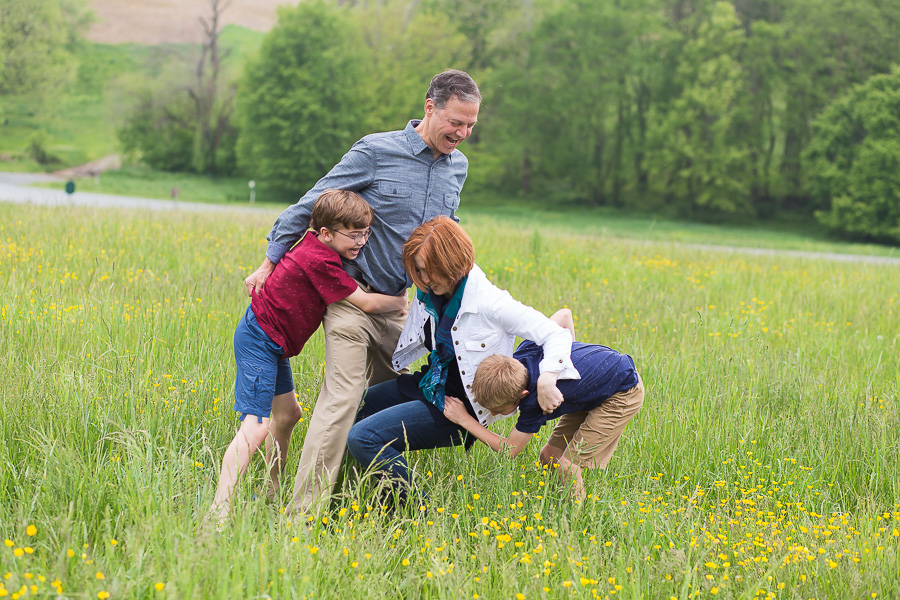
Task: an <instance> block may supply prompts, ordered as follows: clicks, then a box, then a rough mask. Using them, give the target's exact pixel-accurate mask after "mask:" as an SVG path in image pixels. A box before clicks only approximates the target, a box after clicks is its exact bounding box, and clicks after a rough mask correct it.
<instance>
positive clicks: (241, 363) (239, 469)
mask: <svg viewBox="0 0 900 600" xmlns="http://www.w3.org/2000/svg"><path fill="white" fill-rule="evenodd" d="M373 217H374V212H373V210H372V207H371V206H369V205H368V203H366V201H365V200H363V199H362V197H360V196H359V195H358V194H355V193H354V192H350V191H346V190H325V191H324V192H322V194H321V195H320V196H319V198H318V199H317V200H316V203H315V205H314V206H313V209H312V216H311V217H310V229H312V233H307V234H306V235H305V236H304V237H303V239H301V240H300V241H299V242H297V244H296V245H295V246H294V247H293V248H292V249H291V250H290V251H289V252H288V253H287V254H286V255H285V256H284V258H282V259H281V261H279V263H278V265H277V266H276V267H275V271H274V272H273V273H272V275H270V276H269V278H268V279H267V280H266V283H265V286H264V287H263V288H262V289H260V290H259V291H258V292H257V293H255V294H254V295H253V296H252V300H251V304H250V306H248V307H247V311H246V312H245V313H244V316H243V318H242V319H241V321H240V322H239V323H238V326H237V330H236V331H235V334H234V357H235V361H236V362H237V378H236V381H235V386H234V396H235V403H234V410H236V411H238V412H239V413H241V416H240V420H241V426H240V429H238V431H237V433H236V434H235V436H234V439H233V440H232V442H231V444H230V445H229V446H228V449H227V450H226V451H225V456H224V457H223V458H222V471H221V474H220V475H219V485H218V487H217V488H216V496H215V498H214V499H213V503H212V506H211V507H210V514H211V516H212V517H213V518H214V519H216V520H217V521H218V522H221V521H222V520H224V518H225V517H226V516H227V515H228V511H229V507H230V500H231V493H232V490H233V489H234V485H235V483H236V482H237V479H238V477H239V476H240V474H241V473H243V472H244V470H245V469H246V468H247V465H248V464H250V457H251V456H253V454H254V453H255V452H256V450H257V449H258V448H259V447H260V446H261V445H262V444H263V443H265V446H266V462H267V464H269V476H270V478H271V482H270V487H269V489H270V495H274V494H275V493H276V492H277V490H278V486H279V480H280V476H281V472H282V471H283V469H284V464H285V458H286V457H287V452H288V444H290V441H291V432H292V431H293V429H294V426H295V425H296V424H297V422H298V421H299V420H300V416H301V414H302V413H301V410H300V405H299V404H297V396H296V395H295V394H294V380H293V377H292V376H291V364H290V361H289V360H288V359H289V358H290V357H292V356H296V355H297V354H299V353H300V351H301V350H302V349H303V345H304V344H305V343H306V341H307V340H308V339H309V338H310V336H312V334H313V333H314V332H315V331H316V329H318V328H319V324H320V323H321V322H322V319H323V317H324V316H325V307H326V306H328V305H329V304H332V303H334V302H338V301H340V300H343V299H345V298H346V299H347V300H348V301H349V302H350V303H351V304H353V305H354V306H356V307H357V308H359V309H360V310H363V311H364V312H367V313H384V312H391V311H397V310H404V309H405V308H406V306H407V298H406V296H405V295H401V296H385V295H382V294H373V293H368V292H365V291H363V290H362V289H360V287H359V285H358V284H357V283H356V281H354V280H353V278H351V277H350V276H349V275H347V273H346V272H345V271H344V270H343V268H342V266H341V259H342V258H345V259H348V260H353V259H355V258H356V257H357V256H358V255H359V251H360V250H361V249H362V247H363V245H365V243H366V241H367V240H368V239H369V234H370V233H371V229H369V226H370V225H371V223H372V219H373ZM248 415H250V416H251V418H249V419H248V418H246V417H247V416H248Z"/></svg>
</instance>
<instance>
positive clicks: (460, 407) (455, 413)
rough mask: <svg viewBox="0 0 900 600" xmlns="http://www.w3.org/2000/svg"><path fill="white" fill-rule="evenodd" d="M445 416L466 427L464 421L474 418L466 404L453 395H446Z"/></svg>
mask: <svg viewBox="0 0 900 600" xmlns="http://www.w3.org/2000/svg"><path fill="white" fill-rule="evenodd" d="M444 416H445V417H447V418H448V419H450V420H451V421H453V422H454V423H456V424H457V425H459V426H460V427H465V425H463V423H464V422H465V421H467V420H468V419H471V418H472V415H470V414H469V412H468V411H467V410H466V407H465V405H464V404H463V403H462V402H461V401H460V400H459V399H458V398H454V397H453V396H444Z"/></svg>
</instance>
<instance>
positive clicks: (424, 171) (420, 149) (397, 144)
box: [266, 120, 469, 296]
mask: <svg viewBox="0 0 900 600" xmlns="http://www.w3.org/2000/svg"><path fill="white" fill-rule="evenodd" d="M420 122H421V121H419V120H412V121H410V122H409V123H408V124H407V126H406V128H405V129H402V130H398V131H389V132H385V133H374V134H371V135H367V136H365V137H364V138H362V139H361V140H359V141H358V142H356V144H354V145H353V147H352V148H351V149H350V150H349V151H348V152H347V154H345V155H344V157H343V158H342V159H341V161H340V162H339V163H338V164H337V165H335V166H334V168H332V169H331V171H329V172H328V174H327V175H325V177H323V178H322V179H320V180H319V182H318V183H316V185H315V186H314V187H313V188H312V189H311V190H309V191H308V192H307V193H306V194H305V195H304V196H303V197H302V198H300V200H299V201H297V203H296V204H294V205H292V206H290V207H288V208H287V209H286V210H285V211H284V212H283V213H281V216H279V217H278V220H276V221H275V225H274V226H273V227H272V230H271V231H270V232H269V235H268V236H267V238H266V239H268V240H269V247H268V249H267V251H266V256H267V257H268V258H269V260H271V261H272V262H275V263H277V262H278V261H279V260H280V259H281V257H282V256H284V254H285V253H286V251H287V250H288V249H289V248H290V247H291V246H292V245H293V244H294V243H295V242H296V241H297V240H298V239H299V238H300V236H301V235H302V234H303V232H304V231H306V229H307V228H308V227H309V218H310V213H311V212H312V207H313V204H314V203H315V201H316V198H318V197H319V195H320V194H321V193H322V191H324V190H326V189H328V188H333V189H343V190H351V191H354V192H357V193H358V194H359V195H360V196H362V197H363V198H364V199H365V200H366V202H368V203H369V204H370V205H371V206H372V208H373V209H375V220H374V221H373V223H372V237H370V238H369V241H368V243H367V244H366V245H365V247H364V248H363V250H362V252H360V255H359V257H358V258H357V259H356V260H355V261H346V260H345V261H344V263H345V265H347V264H348V263H349V266H348V267H347V270H348V272H350V273H351V274H354V276H356V272H355V271H354V269H353V267H354V266H355V267H357V268H358V269H359V271H361V276H362V278H363V279H364V280H365V283H367V284H368V285H369V286H371V288H372V289H373V291H377V292H380V293H382V294H388V295H392V296H396V295H397V294H400V293H401V292H402V291H403V290H405V289H406V288H408V287H410V286H411V285H412V281H411V280H410V279H409V277H408V276H407V274H406V270H405V269H404V268H403V260H402V257H401V251H400V249H401V248H402V247H403V244H404V243H405V242H406V240H407V238H408V237H409V234H410V233H412V230H413V229H415V228H416V227H418V226H419V225H421V224H422V223H424V222H425V221H428V220H430V219H433V218H434V217H437V216H441V215H444V216H448V217H450V218H452V219H454V220H458V219H456V209H457V208H458V207H459V195H460V192H461V191H462V187H463V183H464V182H465V180H466V172H467V171H468V166H469V161H468V160H467V159H466V157H465V155H463V153H462V152H460V151H459V150H454V151H453V152H452V153H451V154H442V155H441V156H439V157H438V158H437V159H435V158H434V151H433V150H432V149H431V148H430V147H429V146H428V145H427V144H426V143H425V141H424V140H423V139H422V137H421V136H420V135H419V134H418V133H416V130H415V127H416V125H418V124H419V123H420Z"/></svg>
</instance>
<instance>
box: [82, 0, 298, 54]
mask: <svg viewBox="0 0 900 600" xmlns="http://www.w3.org/2000/svg"><path fill="white" fill-rule="evenodd" d="M299 1H300V0H231V2H227V3H226V2H222V4H223V5H225V4H227V5H228V6H227V8H226V9H225V10H224V11H223V12H222V22H223V24H224V25H240V26H241V27H246V28H248V29H254V30H256V31H268V30H269V29H271V28H272V26H273V25H274V24H275V21H276V19H277V14H276V11H277V9H278V7H279V6H282V5H294V4H297V3H299ZM209 5H210V3H209V0H151V1H142V0H92V1H91V7H92V8H93V9H94V12H95V14H96V17H97V22H96V23H95V24H94V25H93V27H91V30H90V33H89V34H88V39H90V40H92V41H95V42H101V43H104V44H122V43H135V44H148V45H153V44H172V43H177V44H190V43H199V42H201V41H202V39H203V30H202V28H201V27H200V23H199V19H201V18H205V19H208V18H209V16H210V6H209Z"/></svg>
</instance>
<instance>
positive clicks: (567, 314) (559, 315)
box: [550, 308, 575, 341]
mask: <svg viewBox="0 0 900 600" xmlns="http://www.w3.org/2000/svg"><path fill="white" fill-rule="evenodd" d="M550 320H551V321H553V322H554V323H556V324H557V325H559V326H560V327H562V328H563V329H568V330H569V332H570V333H571V334H572V341H575V319H574V318H573V317H572V311H571V310H569V309H568V308H561V309H559V310H558V311H556V312H555V313H553V314H552V315H550Z"/></svg>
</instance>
